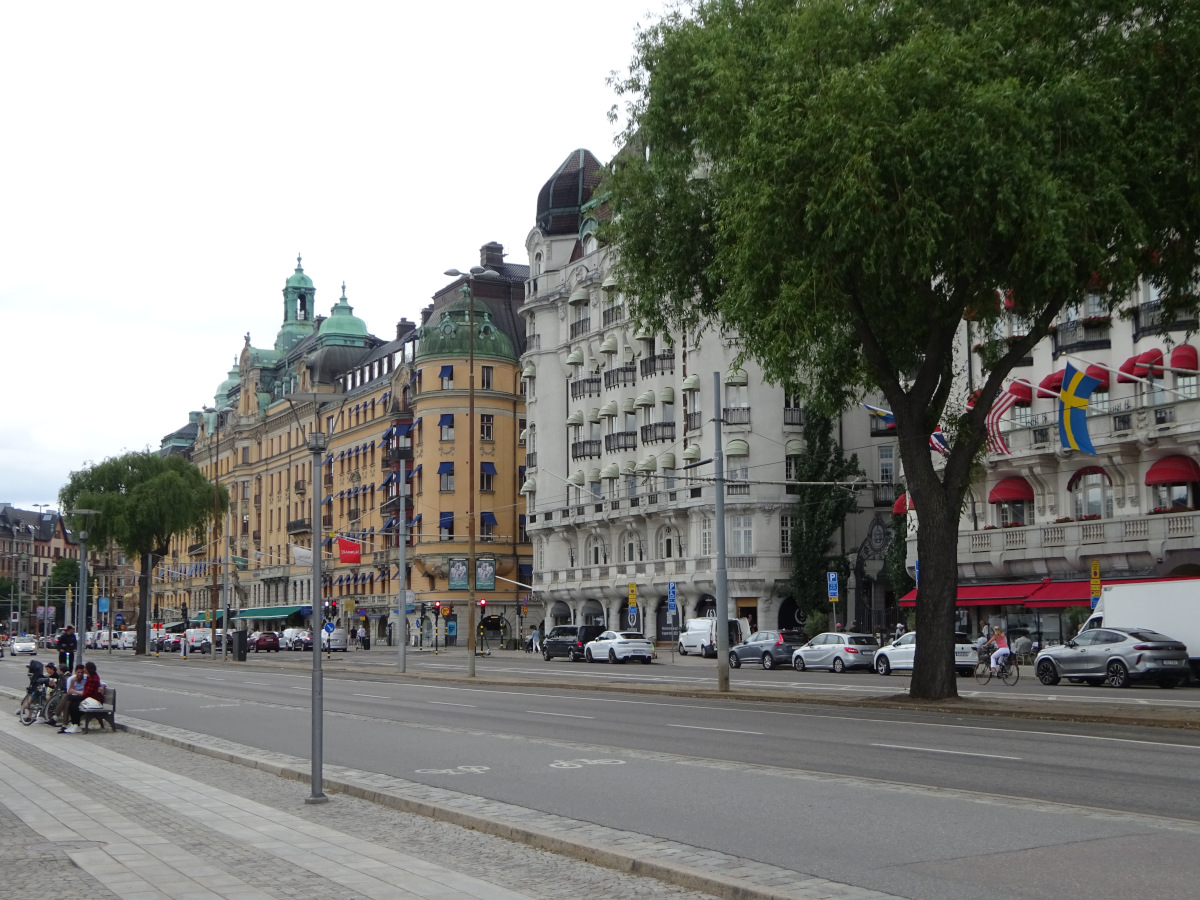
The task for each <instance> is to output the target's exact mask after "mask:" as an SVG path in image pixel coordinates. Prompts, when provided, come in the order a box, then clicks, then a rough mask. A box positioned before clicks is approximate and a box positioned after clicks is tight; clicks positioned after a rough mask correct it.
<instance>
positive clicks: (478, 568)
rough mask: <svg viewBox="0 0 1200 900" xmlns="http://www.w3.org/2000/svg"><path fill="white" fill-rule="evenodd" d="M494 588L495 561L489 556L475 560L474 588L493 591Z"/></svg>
mask: <svg viewBox="0 0 1200 900" xmlns="http://www.w3.org/2000/svg"><path fill="white" fill-rule="evenodd" d="M495 589H496V561H495V560H494V559H492V558H491V557H490V556H486V557H482V558H480V559H477V560H475V590H477V591H494V590H495Z"/></svg>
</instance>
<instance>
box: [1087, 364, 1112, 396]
mask: <svg viewBox="0 0 1200 900" xmlns="http://www.w3.org/2000/svg"><path fill="white" fill-rule="evenodd" d="M1084 374H1085V375H1087V376H1088V378H1095V379H1096V380H1097V381H1098V382H1100V383H1099V384H1098V385H1096V390H1098V391H1107V390H1108V377H1109V372H1108V369H1105V368H1101V367H1100V366H1088V367H1087V371H1086V372H1084Z"/></svg>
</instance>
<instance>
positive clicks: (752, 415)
mask: <svg viewBox="0 0 1200 900" xmlns="http://www.w3.org/2000/svg"><path fill="white" fill-rule="evenodd" d="M600 170H601V165H600V163H599V162H598V161H597V160H596V158H595V157H594V156H593V155H592V154H591V153H589V152H588V151H586V150H577V151H575V152H573V153H572V154H571V155H570V156H569V157H568V158H567V160H566V161H565V162H564V163H563V165H562V166H561V167H560V168H559V169H558V171H556V172H555V173H554V175H553V176H552V177H551V179H550V180H549V181H548V182H547V183H546V185H545V186H544V187H543V188H542V190H541V193H540V195H539V198H538V207H537V224H536V226H535V228H534V229H533V230H532V231H531V232H530V234H529V236H528V238H527V241H526V249H527V250H528V254H529V265H530V277H529V281H528V285H527V293H526V300H525V304H524V305H523V307H522V309H521V315H522V316H523V317H524V319H525V328H526V334H527V336H528V344H527V350H526V353H525V354H524V356H523V358H522V363H523V371H524V378H525V382H526V406H527V411H528V420H529V427H528V432H527V436H526V451H527V452H526V465H527V467H528V478H527V480H526V481H525V483H524V486H523V493H525V495H526V501H527V512H528V527H529V534H530V540H531V542H532V544H533V569H534V574H533V587H534V588H535V592H534V604H538V603H540V604H541V606H542V611H543V613H544V617H545V618H544V624H545V627H547V628H548V627H551V626H553V625H555V624H567V623H581V624H583V623H592V622H604V623H606V624H609V625H610V626H612V627H622V628H624V627H630V625H629V621H630V620H629V618H628V611H629V610H628V597H629V585H630V584H633V585H636V598H637V613H638V627H641V628H643V629H644V633H645V634H646V635H647V636H650V637H652V638H655V639H658V640H662V641H671V640H673V636H674V635H675V634H676V633H677V631H676V630H675V629H677V628H678V623H679V622H681V621H683V620H686V619H687V618H689V617H693V616H700V615H705V614H706V613H708V612H709V611H711V610H713V609H714V606H715V599H714V595H715V578H714V576H715V568H716V566H715V528H714V496H713V491H714V486H713V483H712V477H713V470H712V466H711V464H709V465H700V466H698V467H696V468H692V469H688V468H686V467H687V466H689V465H691V464H692V463H696V462H701V461H704V460H709V459H711V457H712V455H713V449H714V424H713V419H714V415H715V406H714V403H715V399H716V398H715V397H714V387H713V373H714V372H717V373H720V379H721V382H722V396H721V409H722V418H723V422H724V425H723V432H724V434H723V440H724V443H725V446H724V452H725V456H726V477H727V478H728V479H729V484H728V485H727V487H726V498H725V499H726V507H725V510H726V536H727V539H726V540H727V557H728V559H727V568H728V576H729V598H730V608H731V611H732V610H736V614H737V615H739V616H746V617H748V618H749V619H750V620H751V622H752V625H755V626H758V627H761V628H777V627H795V624H796V620H795V613H796V606H795V603H794V601H793V600H792V599H791V597H790V593H791V592H790V587H789V579H790V574H791V555H790V553H791V550H790V540H791V516H792V515H793V508H794V504H795V500H794V498H793V497H792V496H791V495H790V494H789V492H788V490H787V488H786V486H785V483H784V482H785V481H786V479H787V478H788V477H789V474H790V473H789V472H788V462H787V458H788V456H789V455H791V454H792V453H795V452H799V448H800V446H801V444H800V441H801V438H802V426H803V421H804V411H803V409H802V408H801V407H800V405H799V403H798V402H796V401H793V400H791V399H790V398H787V397H785V396H784V392H783V389H782V388H780V387H776V386H772V385H768V384H766V383H764V381H763V379H762V376H761V372H760V371H759V370H758V369H757V368H756V367H755V366H753V365H751V364H745V365H744V367H743V368H741V369H735V368H734V365H733V363H734V360H735V359H736V357H737V355H738V348H737V346H736V345H735V342H729V341H726V340H725V339H723V338H722V337H721V336H720V335H718V334H716V333H712V332H710V333H707V334H705V335H704V336H703V337H702V338H701V339H700V340H699V341H696V340H695V339H694V338H689V336H686V335H682V334H678V335H661V334H653V333H648V332H645V331H639V330H637V329H636V328H635V327H634V325H633V323H632V322H631V321H630V319H629V317H628V310H627V308H626V303H625V298H624V297H623V296H621V295H620V294H619V293H618V292H617V291H616V290H615V287H616V284H615V280H614V279H613V278H612V277H611V276H610V275H609V272H608V251H607V250H606V249H605V248H603V247H601V246H600V245H599V244H598V243H597V241H596V237H595V234H594V232H595V229H596V226H597V224H598V221H597V218H598V216H599V215H601V214H602V212H601V211H600V210H598V209H597V206H598V204H597V203H596V202H594V201H593V200H592V191H593V189H594V188H595V187H596V185H597V184H598V182H599V175H600ZM838 427H839V433H840V437H841V444H842V446H843V448H844V449H845V451H846V454H847V455H849V454H851V453H857V454H858V457H859V462H860V466H861V467H862V468H863V469H864V470H865V472H866V473H867V478H868V479H870V480H872V481H878V482H881V483H882V484H881V485H880V487H878V488H876V489H870V488H868V489H866V490H864V491H862V492H860V493H859V504H860V513H859V514H858V515H856V516H851V517H850V518H849V519H848V520H847V523H846V528H845V531H844V535H839V536H835V540H836V541H840V542H841V547H842V548H844V549H845V550H846V551H848V553H849V555H850V557H851V560H852V563H855V564H856V566H855V576H854V577H852V578H851V584H849V585H845V586H843V587H842V605H840V606H839V610H838V611H839V619H843V618H844V619H845V620H846V624H847V625H848V624H850V622H853V621H856V620H857V621H859V622H860V624H862V625H863V626H868V625H870V624H872V623H873V618H879V622H878V624H877V627H882V625H883V619H882V616H883V615H884V613H883V610H884V608H885V606H886V604H887V600H888V598H887V597H886V594H887V592H888V586H887V584H886V583H881V582H880V581H879V570H880V568H881V565H882V559H883V554H884V550H885V549H886V544H887V542H888V540H889V539H890V533H889V531H888V529H889V527H890V525H891V507H892V504H893V499H894V493H893V490H892V486H891V485H892V482H893V481H895V477H896V464H897V453H896V448H895V445H894V440H893V439H892V438H891V437H889V436H888V435H887V434H886V433H883V434H881V435H878V436H875V435H873V434H872V426H871V424H870V417H869V416H868V415H867V413H866V412H865V411H862V410H855V411H852V412H849V413H848V414H846V415H845V416H843V418H842V421H841V422H840V423H839V426H838ZM671 582H674V583H675V585H676V593H677V602H678V605H679V613H678V616H677V617H676V618H675V619H674V620H673V621H672V620H671V619H670V618H669V617H668V614H667V594H668V585H669V583H671ZM847 597H848V598H850V600H851V603H852V604H853V605H852V606H851V609H850V610H849V611H848V612H847V611H846V607H845V605H844V604H845V601H846V598H847ZM530 616H531V621H533V622H535V623H536V622H537V619H536V618H535V614H534V611H533V610H532V609H531V612H530Z"/></svg>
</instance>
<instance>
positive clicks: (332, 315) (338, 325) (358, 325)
mask: <svg viewBox="0 0 1200 900" xmlns="http://www.w3.org/2000/svg"><path fill="white" fill-rule="evenodd" d="M317 334H318V335H320V336H321V337H322V338H330V337H352V338H361V337H366V336H367V323H366V322H364V321H363V320H362V319H360V318H359V317H358V316H356V315H354V307H353V306H351V305H350V302H349V301H348V300H347V299H346V283H345V282H342V296H341V298H340V299H339V300H338V302H337V303H336V304H335V305H334V307H333V309H331V310H330V311H329V318H328V319H326V320H325V321H324V322H322V323H321V330H320V331H318V332H317Z"/></svg>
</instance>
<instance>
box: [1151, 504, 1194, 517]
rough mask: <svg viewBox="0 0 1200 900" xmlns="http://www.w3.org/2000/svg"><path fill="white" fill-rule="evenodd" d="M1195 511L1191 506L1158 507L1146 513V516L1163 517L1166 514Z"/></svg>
mask: <svg viewBox="0 0 1200 900" xmlns="http://www.w3.org/2000/svg"><path fill="white" fill-rule="evenodd" d="M1193 511H1194V510H1193V509H1192V507H1190V506H1156V507H1154V509H1152V510H1150V511H1148V512H1147V513H1146V515H1148V516H1161V515H1163V514H1164V513H1177V512H1193Z"/></svg>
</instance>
